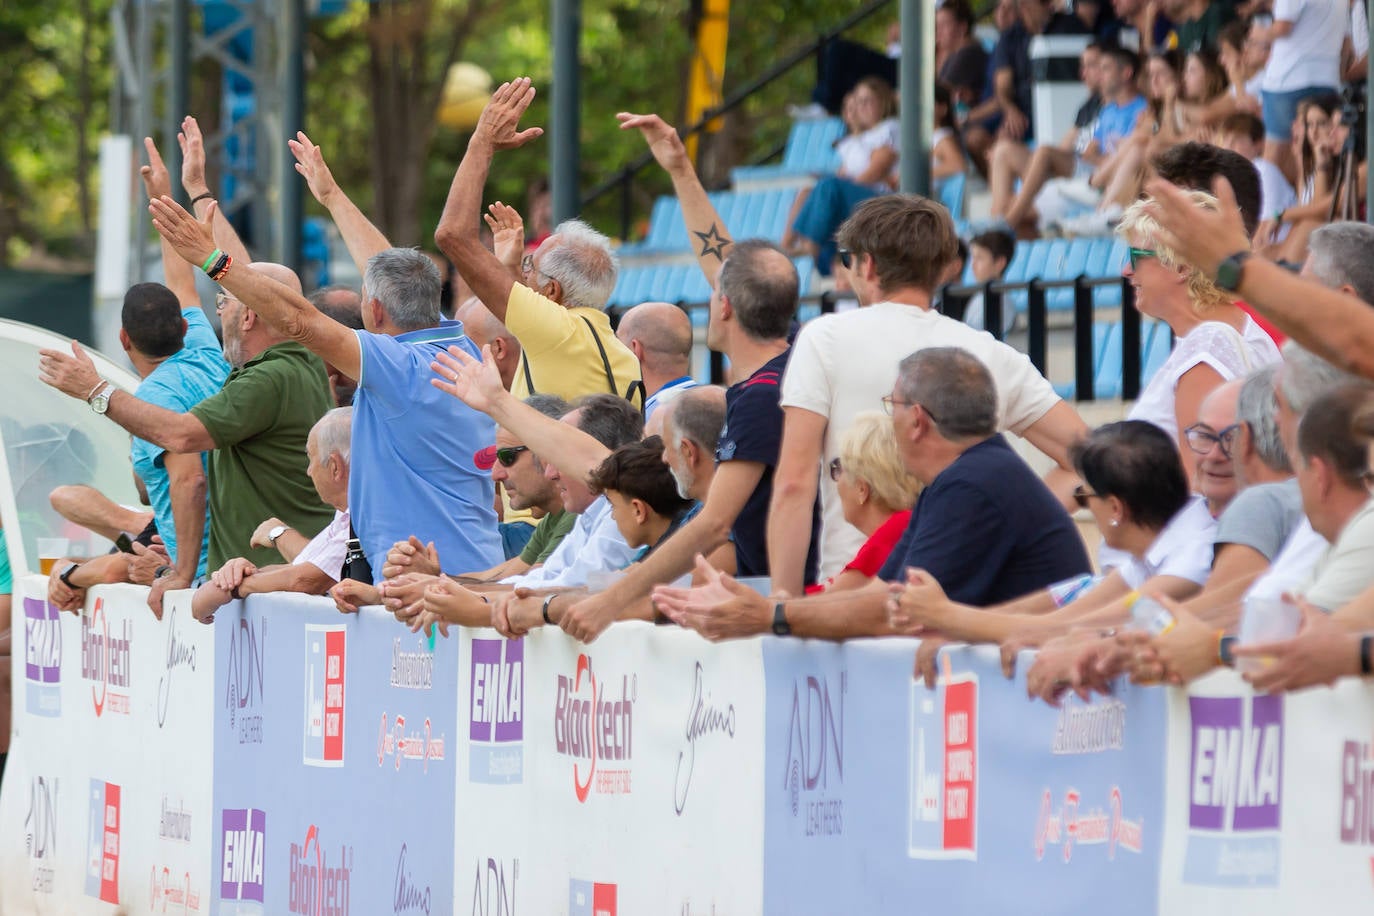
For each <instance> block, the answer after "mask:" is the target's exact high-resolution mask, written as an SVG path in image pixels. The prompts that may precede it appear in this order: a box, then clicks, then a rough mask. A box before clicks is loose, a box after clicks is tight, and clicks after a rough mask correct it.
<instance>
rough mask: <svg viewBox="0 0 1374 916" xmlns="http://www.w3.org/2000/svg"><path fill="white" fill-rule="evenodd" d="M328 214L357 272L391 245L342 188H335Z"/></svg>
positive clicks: (362, 270) (365, 268) (364, 269)
mask: <svg viewBox="0 0 1374 916" xmlns="http://www.w3.org/2000/svg"><path fill="white" fill-rule="evenodd" d="M327 209H328V210H329V216H330V218H331V219H333V220H334V225H335V226H337V227H338V229H339V235H340V236H342V237H343V240H344V245H346V246H347V247H348V255H349V257H351V258H352V259H353V263H354V265H356V266H357V268H358V273H360V274H361V273H365V272H366V271H367V262H368V260H370V259H371V257H372V256H373V255H374V254H377V253H378V252H380V251H385V250H386V249H388V248H390V247H391V243H390V242H389V241H387V238H386V236H385V235H383V234H382V230H380V229H378V228H377V227H376V226H375V225H373V223H372V221H371V220H370V219H368V218H367V215H366V214H365V213H363V211H362V210H360V209H358V205H357V204H355V203H353V201H352V199H351V198H349V196H348V195H347V194H345V193H344V192H343V190H342V189H335V191H334V193H333V194H332V195H331V196H330V198H329V203H328V206H327Z"/></svg>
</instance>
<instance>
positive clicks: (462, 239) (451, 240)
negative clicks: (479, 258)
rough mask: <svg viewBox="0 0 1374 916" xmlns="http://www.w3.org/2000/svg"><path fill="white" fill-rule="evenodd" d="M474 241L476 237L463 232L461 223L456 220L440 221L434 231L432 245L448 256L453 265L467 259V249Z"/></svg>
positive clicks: (470, 233)
mask: <svg viewBox="0 0 1374 916" xmlns="http://www.w3.org/2000/svg"><path fill="white" fill-rule="evenodd" d="M476 239H477V236H476V235H475V234H474V233H472V232H466V231H464V230H463V228H462V224H461V221H457V220H448V219H446V220H440V222H439V225H438V227H437V228H435V230H434V244H435V245H438V246H439V250H440V251H442V252H443V253H444V254H446V255H448V257H449V259H450V260H452V261H453V262H454V263H455V264H458V263H460V262H466V261H467V260H468V259H469V256H468V249H469V247H470V246H471V245H472V244H474V243H475V242H476Z"/></svg>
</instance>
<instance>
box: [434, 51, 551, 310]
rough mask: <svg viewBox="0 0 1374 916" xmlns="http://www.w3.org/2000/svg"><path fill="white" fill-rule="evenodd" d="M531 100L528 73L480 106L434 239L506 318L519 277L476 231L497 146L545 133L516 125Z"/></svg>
mask: <svg viewBox="0 0 1374 916" xmlns="http://www.w3.org/2000/svg"><path fill="white" fill-rule="evenodd" d="M533 101H534V87H533V86H531V85H530V79H529V77H527V76H522V77H520V78H519V79H517V80H515V81H513V82H509V83H502V84H501V86H500V88H498V89H497V90H496V92H494V93H493V94H492V96H491V101H490V102H488V103H487V107H486V108H484V109H482V116H481V117H480V118H478V119H477V126H476V127H474V128H473V130H472V137H471V138H469V140H468V149H467V152H466V153H465V154H464V155H463V161H462V162H460V163H459V164H458V171H457V173H456V174H455V175H454V176H453V184H452V185H451V186H450V187H449V191H448V200H447V201H446V202H445V203H444V213H443V216H441V217H440V218H439V226H438V228H437V229H435V230H434V241H435V243H436V244H437V245H438V246H439V250H440V251H442V252H443V253H444V254H445V255H447V256H448V259H449V260H450V261H451V262H452V263H453V266H454V267H456V268H457V269H458V274H459V276H461V277H462V278H463V280H464V281H465V282H466V283H467V284H468V286H470V287H472V291H473V293H474V294H475V295H476V296H477V298H478V299H481V300H482V303H483V304H484V305H486V307H487V308H488V309H489V310H490V311H491V313H492V314H493V315H495V316H496V317H497V319H498V320H500V321H503V322H504V321H505V320H506V303H507V302H509V301H510V291H511V287H512V286H514V285H515V280H514V279H512V278H511V275H510V273H509V272H508V271H507V270H506V267H505V265H503V264H502V263H501V262H500V261H499V260H497V258H496V255H494V254H492V253H491V252H490V251H488V250H487V249H486V246H485V245H483V244H482V239H481V236H480V235H479V232H478V229H479V218H480V216H481V212H482V189H483V188H484V187H485V186H486V183H487V174H488V172H489V171H490V170H491V160H492V157H493V156H495V155H496V152H497V150H507V149H515V148H517V147H520V146H524V145H525V144H526V143H528V142H529V141H531V140H533V139H535V138H536V137H539V136H541V135H543V133H544V129H543V128H542V127H529V128H526V129H525V130H518V129H517V128H518V127H519V126H520V116H521V115H523V114H524V113H525V109H527V108H529V107H530V103H531V102H533Z"/></svg>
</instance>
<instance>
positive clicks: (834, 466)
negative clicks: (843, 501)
mask: <svg viewBox="0 0 1374 916" xmlns="http://www.w3.org/2000/svg"><path fill="white" fill-rule="evenodd" d="M843 473H844V468H842V467H841V466H840V459H838V458H834V459H832V460H831V462H830V479H831V480H833V481H835V482H836V483H839V481H840V475H841V474H843Z"/></svg>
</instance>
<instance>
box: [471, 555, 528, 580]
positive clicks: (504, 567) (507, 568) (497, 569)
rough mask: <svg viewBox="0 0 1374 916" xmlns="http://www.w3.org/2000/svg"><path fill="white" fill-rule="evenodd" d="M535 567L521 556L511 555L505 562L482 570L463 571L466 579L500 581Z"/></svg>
mask: <svg viewBox="0 0 1374 916" xmlns="http://www.w3.org/2000/svg"><path fill="white" fill-rule="evenodd" d="M533 568H534V567H533V566H532V565H530V564H529V563H526V562H525V561H524V560H522V559H520V558H519V557H511V558H510V559H509V560H507V561H506V562H504V563H501V564H498V565H496V566H493V567H492V568H491V569H484V570H482V571H481V572H470V573H463V574H462V577H463V578H464V579H481V580H482V581H483V582H499V581H501V580H502V579H505V578H507V577H509V576H521V575H524V574H525V573H527V572H529V571H530V570H531V569H533Z"/></svg>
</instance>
